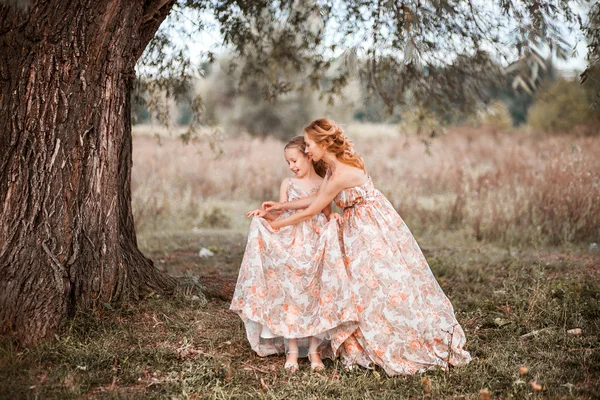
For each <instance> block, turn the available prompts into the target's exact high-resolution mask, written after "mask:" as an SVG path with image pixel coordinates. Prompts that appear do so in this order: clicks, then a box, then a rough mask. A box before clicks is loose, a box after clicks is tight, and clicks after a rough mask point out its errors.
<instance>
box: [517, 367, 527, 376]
mask: <svg viewBox="0 0 600 400" xmlns="http://www.w3.org/2000/svg"><path fill="white" fill-rule="evenodd" d="M528 372H529V368H527V367H521V368H519V375H521V376H523V375H526V374H527V373H528Z"/></svg>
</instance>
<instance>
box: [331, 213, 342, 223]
mask: <svg viewBox="0 0 600 400" xmlns="http://www.w3.org/2000/svg"><path fill="white" fill-rule="evenodd" d="M329 220H330V221H332V220H336V221H337V222H342V216H341V215H340V214H338V213H331V214H329Z"/></svg>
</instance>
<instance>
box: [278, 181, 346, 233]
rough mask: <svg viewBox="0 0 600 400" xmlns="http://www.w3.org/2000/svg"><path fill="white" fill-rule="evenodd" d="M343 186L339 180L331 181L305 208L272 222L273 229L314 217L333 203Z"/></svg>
mask: <svg viewBox="0 0 600 400" xmlns="http://www.w3.org/2000/svg"><path fill="white" fill-rule="evenodd" d="M342 189H343V188H342V187H341V186H339V184H338V183H337V182H333V181H332V182H329V183H328V184H327V185H326V186H325V187H324V188H323V189H322V190H319V193H318V195H317V197H316V198H315V199H314V201H313V202H312V203H311V204H310V205H309V206H308V208H306V209H305V210H302V211H298V212H296V213H294V214H292V215H290V216H289V217H286V218H283V219H279V220H277V221H273V222H270V224H271V227H272V228H273V229H279V228H282V227H284V226H288V225H294V224H297V223H298V222H302V221H305V220H307V219H310V218H312V217H313V216H315V215H316V214H317V213H319V212H321V211H322V210H323V209H324V208H325V207H327V206H328V205H331V202H332V201H333V199H334V198H335V196H336V195H337V194H338V193H339V192H340V191H341V190H342Z"/></svg>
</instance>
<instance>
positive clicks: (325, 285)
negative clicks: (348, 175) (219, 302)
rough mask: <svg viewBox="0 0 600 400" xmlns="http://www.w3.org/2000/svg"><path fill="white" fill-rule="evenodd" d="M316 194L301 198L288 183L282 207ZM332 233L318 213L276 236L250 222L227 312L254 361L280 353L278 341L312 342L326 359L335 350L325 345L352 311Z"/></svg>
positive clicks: (260, 222)
mask: <svg viewBox="0 0 600 400" xmlns="http://www.w3.org/2000/svg"><path fill="white" fill-rule="evenodd" d="M316 190H318V187H317V188H314V189H312V190H311V191H310V192H309V193H306V192H305V191H304V190H303V189H302V188H301V187H300V186H298V185H297V184H296V183H294V182H293V181H292V180H291V179H290V180H289V183H288V189H287V196H288V201H292V200H296V199H300V198H303V197H306V196H308V195H310V194H312V193H313V192H314V191H316ZM292 212H295V211H292V210H290V211H286V212H284V213H282V215H280V216H279V218H285V217H287V216H289V215H290V214H291V213H292ZM338 232H339V228H338V224H337V222H336V221H330V222H328V221H327V218H326V217H325V215H324V214H323V213H319V214H317V215H316V216H314V217H313V218H311V219H310V220H306V221H303V222H300V223H298V224H296V225H293V226H286V227H283V228H281V229H280V230H279V231H278V232H275V231H273V229H272V228H271V226H270V225H269V223H268V221H267V220H265V219H264V218H258V217H255V218H253V220H252V222H251V224H250V230H249V233H248V242H247V244H246V251H245V253H244V257H243V260H242V265H241V267H240V272H239V275H238V281H237V285H236V288H235V293H234V295H233V300H232V302H231V307H230V309H231V310H233V311H235V312H237V313H238V314H239V316H240V317H241V319H242V320H243V322H244V324H245V327H246V334H247V337H248V341H249V342H250V346H251V347H252V349H253V350H254V351H255V352H256V353H257V354H258V355H260V356H267V355H270V354H277V353H281V352H283V351H284V349H285V341H284V339H290V338H307V337H309V336H317V337H319V338H322V339H323V342H322V343H321V346H320V350H324V353H322V355H323V356H327V355H328V354H327V351H329V355H330V353H331V348H332V345H333V346H334V347H336V348H337V347H339V345H340V344H341V343H333V344H332V343H330V339H332V338H334V337H338V336H339V335H337V331H338V330H341V331H342V332H346V331H349V330H352V329H351V326H354V325H353V324H355V321H356V320H357V311H356V307H355V306H354V304H353V303H352V298H353V296H352V293H351V291H350V290H349V287H350V286H349V285H350V281H349V278H348V274H347V271H346V268H345V266H344V262H343V260H342V258H341V257H339V254H340V253H341V249H340V243H339V239H338ZM299 347H300V351H301V353H303V352H305V351H306V348H307V339H303V340H301V341H299ZM301 355H303V354H301Z"/></svg>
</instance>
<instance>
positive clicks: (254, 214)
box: [246, 208, 267, 218]
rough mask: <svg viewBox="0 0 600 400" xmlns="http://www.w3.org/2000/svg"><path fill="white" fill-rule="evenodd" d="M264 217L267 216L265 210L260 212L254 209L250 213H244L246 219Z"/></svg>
mask: <svg viewBox="0 0 600 400" xmlns="http://www.w3.org/2000/svg"><path fill="white" fill-rule="evenodd" d="M265 215H267V212H266V211H265V210H261V209H258V208H257V209H256V210H252V211H248V212H247V213H246V217H248V218H251V217H261V218H264V217H265Z"/></svg>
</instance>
